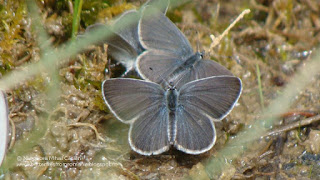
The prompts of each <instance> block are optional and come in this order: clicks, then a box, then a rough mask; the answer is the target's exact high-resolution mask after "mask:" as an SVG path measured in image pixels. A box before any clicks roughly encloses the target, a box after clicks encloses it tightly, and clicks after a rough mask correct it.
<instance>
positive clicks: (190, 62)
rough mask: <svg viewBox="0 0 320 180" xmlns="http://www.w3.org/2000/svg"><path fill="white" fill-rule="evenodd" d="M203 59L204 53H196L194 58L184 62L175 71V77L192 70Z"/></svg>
mask: <svg viewBox="0 0 320 180" xmlns="http://www.w3.org/2000/svg"><path fill="white" fill-rule="evenodd" d="M201 59H202V53H200V52H196V53H195V54H193V55H192V56H190V57H189V58H188V59H187V60H186V61H184V62H183V63H182V64H181V65H180V66H179V67H178V68H177V69H175V71H174V72H173V75H177V74H180V73H181V72H184V71H185V70H187V69H191V68H192V67H193V66H194V65H195V64H196V63H197V62H198V61H199V60H201Z"/></svg>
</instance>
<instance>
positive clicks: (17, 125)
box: [0, 0, 320, 179]
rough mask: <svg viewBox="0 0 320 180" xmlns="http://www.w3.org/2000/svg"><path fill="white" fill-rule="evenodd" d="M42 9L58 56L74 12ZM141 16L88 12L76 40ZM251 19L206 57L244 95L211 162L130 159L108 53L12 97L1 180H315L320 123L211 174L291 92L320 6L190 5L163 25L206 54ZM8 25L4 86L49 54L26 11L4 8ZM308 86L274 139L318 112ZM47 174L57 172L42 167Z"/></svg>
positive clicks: (54, 3) (56, 1) (100, 50)
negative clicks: (114, 109)
mask: <svg viewBox="0 0 320 180" xmlns="http://www.w3.org/2000/svg"><path fill="white" fill-rule="evenodd" d="M36 2H37V6H38V8H39V12H40V14H41V21H42V23H43V26H44V28H45V30H46V32H47V33H48V35H49V41H50V42H49V43H51V44H52V45H53V46H55V47H58V46H60V45H62V44H63V43H64V42H67V41H68V40H70V35H71V26H72V7H73V6H72V3H74V1H67V0H38V1H36ZM142 4H143V2H142V1H133V0H132V1H128V2H124V1H118V0H111V1H102V0H95V1H94V0H90V1H86V2H84V4H83V9H82V12H81V21H80V32H84V31H85V28H86V27H88V26H89V25H91V24H94V23H96V22H105V23H110V22H111V20H112V18H114V17H116V16H117V15H119V14H121V13H122V12H124V11H126V10H128V9H132V8H139V7H140V6H141V5H142ZM244 9H251V13H250V14H249V15H246V16H245V18H244V19H242V20H241V21H240V22H238V24H237V25H236V26H235V27H234V28H233V29H232V30H231V31H230V32H229V34H228V35H227V36H226V37H225V38H223V39H222V41H221V42H220V43H219V45H218V46H216V47H215V48H214V49H213V50H212V52H211V53H210V54H206V56H207V58H210V59H213V60H215V61H217V62H219V63H221V64H222V65H224V66H226V67H227V68H228V69H229V70H230V71H231V72H232V73H233V74H234V75H235V76H237V77H240V78H241V80H242V83H243V92H242V95H241V97H240V100H239V102H238V103H237V105H236V106H235V108H234V109H233V111H232V112H231V113H230V115H228V116H227V117H226V118H225V119H224V120H223V121H222V122H218V123H215V126H216V128H217V142H216V144H215V146H214V147H213V148H212V149H211V150H210V151H208V152H206V153H204V154H201V155H188V154H184V153H182V152H179V151H177V150H174V149H171V150H170V151H168V152H166V153H163V154H161V155H157V156H150V157H146V156H142V155H139V154H137V153H135V152H134V151H132V150H131V149H130V147H129V144H128V140H127V136H128V130H129V126H128V125H126V124H123V123H121V122H120V121H118V120H117V119H116V118H115V117H114V116H113V115H112V114H111V113H110V112H109V110H108V108H107V107H106V105H105V104H104V102H103V99H102V95H101V88H100V86H101V82H102V81H103V80H104V79H108V78H110V73H111V74H112V77H116V76H119V74H121V73H122V71H123V68H122V67H120V66H119V65H117V64H116V63H110V61H108V54H107V50H106V48H107V45H103V46H94V45H92V46H90V47H88V48H87V49H86V50H85V51H84V52H82V53H80V54H78V55H77V56H76V57H74V58H72V59H70V60H69V63H68V64H66V65H63V66H62V67H59V69H58V70H57V71H56V72H55V73H53V74H48V73H46V72H43V73H41V74H38V75H36V76H35V77H34V78H32V79H31V80H29V81H26V82H21V84H20V85H19V86H17V87H15V88H14V89H11V90H10V91H7V92H6V93H7V96H8V101H9V109H10V115H9V116H10V119H11V122H12V123H11V131H10V134H11V136H13V137H12V138H11V143H10V149H9V151H8V154H9V155H11V157H12V159H13V161H12V163H11V164H6V166H7V167H6V168H8V169H6V170H5V171H0V179H1V178H5V179H36V178H38V179H102V178H106V177H107V178H108V179H182V178H188V179H219V178H220V179H319V178H320V148H319V147H320V123H319V122H318V121H315V122H313V123H312V124H308V125H306V126H300V127H297V128H294V129H291V130H288V131H283V132H280V133H276V134H274V135H271V136H266V137H262V138H259V137H258V138H257V139H258V140H256V141H255V142H253V145H252V146H250V148H248V149H246V151H245V152H244V153H242V154H241V156H239V157H235V158H234V159H233V160H228V159H226V163H228V164H229V165H228V168H225V169H221V170H220V172H219V173H217V174H207V169H206V168H207V167H206V162H207V161H208V159H210V158H214V157H215V156H216V155H217V154H218V153H219V151H222V150H223V147H224V146H225V145H226V144H227V143H228V141H229V140H230V139H233V138H235V137H237V135H238V133H239V132H241V130H243V129H244V128H248V127H249V126H250V125H251V124H252V123H254V122H255V121H256V120H257V119H259V118H260V115H261V112H262V110H263V108H265V107H267V106H268V105H269V103H270V101H271V100H273V99H275V98H276V97H278V95H279V94H281V93H282V90H283V88H284V87H285V86H286V84H288V83H289V82H291V81H294V79H293V77H294V75H295V73H296V72H297V71H298V70H299V69H300V68H303V67H304V64H305V63H306V62H308V61H309V60H310V57H311V56H312V55H313V53H314V50H315V48H316V46H317V45H318V44H319V40H320V33H319V32H320V18H319V17H320V3H319V2H318V1H313V0H306V1H298V0H241V1H238V0H228V1H217V0H202V1H183V2H182V3H181V4H180V5H179V6H178V7H175V8H170V9H169V11H168V14H167V15H168V17H169V18H170V19H171V20H172V21H174V22H175V23H176V25H177V26H178V27H179V28H180V29H181V30H182V32H184V33H185V35H186V37H187V38H188V39H189V41H190V42H191V44H192V46H193V47H194V49H196V47H197V46H198V44H199V42H200V44H201V45H200V47H199V48H200V49H208V47H209V46H210V43H211V39H210V34H214V35H219V34H221V33H222V32H223V31H224V29H226V28H227V26H228V25H229V24H230V23H231V22H232V21H233V20H234V19H235V18H236V17H237V16H238V15H239V14H240V13H241V12H242V11H243V10H244ZM0 17H1V19H2V20H1V22H0V60H1V61H0V63H1V64H0V72H1V74H0V76H1V77H4V76H6V74H7V73H10V72H11V71H21V70H23V66H24V65H27V64H32V63H36V62H38V61H39V60H40V57H41V53H42V52H41V48H42V46H43V44H46V43H43V44H39V43H37V41H36V39H37V34H36V33H35V32H34V30H33V29H32V28H31V23H32V22H33V20H32V19H30V17H29V16H28V13H27V10H26V4H25V1H11V0H0ZM52 53H54V52H52ZM258 69H259V71H260V73H257V72H258ZM26 73H27V72H26ZM310 78H312V83H311V84H310V85H308V86H307V87H306V88H305V89H304V90H303V91H302V92H300V94H299V95H298V96H296V97H295V99H293V100H292V105H291V108H290V110H289V111H288V112H287V113H285V114H283V115H281V116H279V117H278V120H277V121H276V122H275V123H274V124H273V125H272V126H271V129H270V130H273V129H276V128H279V127H284V126H287V125H290V124H291V123H294V122H298V121H301V120H304V119H306V118H310V117H313V116H316V115H317V114H318V113H319V112H320V91H319V87H320V76H319V75H318V76H315V77H310ZM258 79H260V80H261V86H260V87H259V84H258ZM52 82H56V83H54V84H53V83H52ZM260 93H262V95H263V100H262V99H261V97H260V95H259V94H260ZM21 157H22V159H19V158H21ZM28 157H29V158H28ZM48 158H51V159H48ZM48 162H50V163H53V164H45V163H48ZM23 163H24V164H23ZM28 163H38V165H32V166H27V165H26V164H28ZM89 163H91V164H89ZM40 164H41V165H40ZM79 164H82V165H79ZM83 164H87V166H85V165H83ZM88 164H89V165H88Z"/></svg>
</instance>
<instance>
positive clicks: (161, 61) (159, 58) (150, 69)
mask: <svg viewBox="0 0 320 180" xmlns="http://www.w3.org/2000/svg"><path fill="white" fill-rule="evenodd" d="M181 63H182V62H181V60H180V57H177V56H176V54H174V53H172V52H166V51H161V50H149V51H145V52H143V53H142V54H141V55H140V56H138V59H137V71H138V73H139V74H140V76H141V77H142V78H143V79H147V80H150V81H152V82H156V83H158V84H162V83H164V82H170V75H171V74H172V73H173V72H174V70H175V69H177V68H178V67H179V66H180V65H181Z"/></svg>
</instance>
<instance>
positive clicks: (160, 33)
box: [138, 6, 193, 61]
mask: <svg viewBox="0 0 320 180" xmlns="http://www.w3.org/2000/svg"><path fill="white" fill-rule="evenodd" d="M138 31H139V38H140V42H141V44H142V46H143V47H144V48H145V49H147V50H149V49H156V50H162V51H166V52H168V53H170V52H171V54H172V53H174V54H176V55H177V56H179V57H180V58H181V61H183V60H185V59H186V58H188V57H189V56H191V55H192V53H193V50H192V48H191V45H190V43H189V41H188V40H187V39H186V37H185V36H184V35H183V33H182V32H181V31H180V30H179V29H178V28H177V27H176V26H175V25H174V24H173V23H172V22H171V21H170V20H169V19H168V18H167V17H166V16H165V15H164V14H163V13H161V12H160V11H158V10H157V9H156V8H153V7H150V6H148V7H146V8H144V10H143V12H142V17H141V19H140V22H139V27H138Z"/></svg>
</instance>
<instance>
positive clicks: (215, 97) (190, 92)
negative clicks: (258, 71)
mask: <svg viewBox="0 0 320 180" xmlns="http://www.w3.org/2000/svg"><path fill="white" fill-rule="evenodd" d="M241 90H242V85H241V80H240V79H239V78H237V77H233V76H214V77H209V78H203V79H200V80H196V81H192V82H190V83H187V84H185V85H183V86H182V87H181V90H180V95H179V103H180V104H182V105H184V106H185V108H187V109H194V108H197V109H198V111H199V113H203V114H206V115H207V116H208V117H210V118H212V119H213V120H221V119H223V118H224V117H225V116H226V115H228V114H229V112H230V111H231V110H232V108H233V107H234V105H235V104H236V102H237V101H238V99H239V97H240V94H241Z"/></svg>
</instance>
